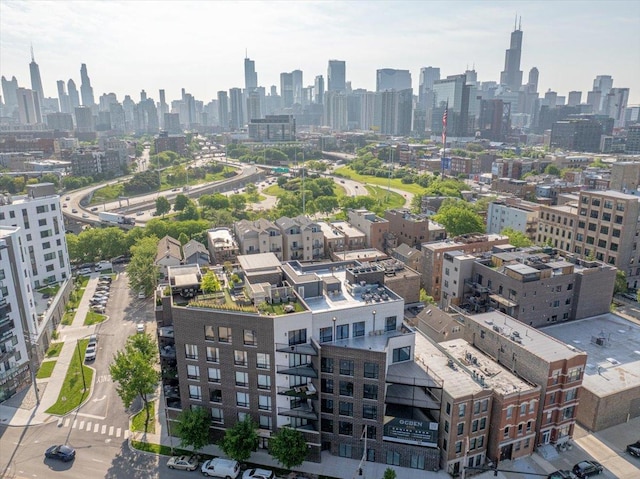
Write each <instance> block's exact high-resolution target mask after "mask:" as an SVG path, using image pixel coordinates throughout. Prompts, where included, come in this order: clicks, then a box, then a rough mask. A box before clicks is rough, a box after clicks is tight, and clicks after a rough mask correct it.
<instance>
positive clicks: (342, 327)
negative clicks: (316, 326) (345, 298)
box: [336, 324, 349, 340]
mask: <svg viewBox="0 0 640 479" xmlns="http://www.w3.org/2000/svg"><path fill="white" fill-rule="evenodd" d="M348 338H349V325H348V324H339V325H338V326H336V340H338V339H348Z"/></svg>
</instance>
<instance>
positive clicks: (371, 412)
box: [362, 404, 378, 419]
mask: <svg viewBox="0 0 640 479" xmlns="http://www.w3.org/2000/svg"><path fill="white" fill-rule="evenodd" d="M362 417H363V418H365V419H378V406H376V405H375V404H364V405H363V406H362Z"/></svg>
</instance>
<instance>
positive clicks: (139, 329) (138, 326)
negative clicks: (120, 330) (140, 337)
mask: <svg viewBox="0 0 640 479" xmlns="http://www.w3.org/2000/svg"><path fill="white" fill-rule="evenodd" d="M136 333H138V334H142V333H144V323H138V324H136Z"/></svg>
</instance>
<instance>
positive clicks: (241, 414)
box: [238, 411, 247, 422]
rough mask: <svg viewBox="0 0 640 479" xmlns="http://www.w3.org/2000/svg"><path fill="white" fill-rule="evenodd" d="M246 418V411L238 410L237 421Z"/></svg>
mask: <svg viewBox="0 0 640 479" xmlns="http://www.w3.org/2000/svg"><path fill="white" fill-rule="evenodd" d="M246 418H247V413H246V412H244V411H238V421H239V422H242V421H244V420H245V419H246Z"/></svg>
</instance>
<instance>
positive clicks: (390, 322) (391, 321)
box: [384, 316, 397, 331]
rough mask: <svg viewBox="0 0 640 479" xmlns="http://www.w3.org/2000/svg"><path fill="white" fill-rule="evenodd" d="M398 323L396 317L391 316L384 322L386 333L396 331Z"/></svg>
mask: <svg viewBox="0 0 640 479" xmlns="http://www.w3.org/2000/svg"><path fill="white" fill-rule="evenodd" d="M396 321H397V318H396V317H395V316H389V317H388V318H385V320H384V330H385V331H395V330H396Z"/></svg>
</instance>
